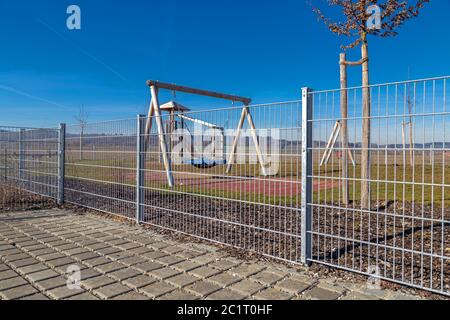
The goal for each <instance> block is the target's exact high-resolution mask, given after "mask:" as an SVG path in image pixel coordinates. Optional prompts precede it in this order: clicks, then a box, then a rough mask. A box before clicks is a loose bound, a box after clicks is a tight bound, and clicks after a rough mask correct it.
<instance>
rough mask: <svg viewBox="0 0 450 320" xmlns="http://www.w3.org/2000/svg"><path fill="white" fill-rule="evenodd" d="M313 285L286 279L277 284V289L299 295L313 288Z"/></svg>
mask: <svg viewBox="0 0 450 320" xmlns="http://www.w3.org/2000/svg"><path fill="white" fill-rule="evenodd" d="M311 285H312V284H311V283H307V282H302V281H298V280H293V279H289V278H288V279H285V280H282V281H280V282H278V283H277V284H275V288H277V289H280V290H283V291H286V292H289V293H292V294H298V293H300V292H303V291H305V290H306V289H308V288H309V287H311Z"/></svg>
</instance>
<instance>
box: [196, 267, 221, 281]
mask: <svg viewBox="0 0 450 320" xmlns="http://www.w3.org/2000/svg"><path fill="white" fill-rule="evenodd" d="M189 273H192V274H193V275H194V276H197V277H199V278H203V279H204V278H209V277H212V276H214V275H216V274H219V273H220V270H217V269H213V268H210V267H207V266H204V267H200V268H197V269H194V270H191V271H189Z"/></svg>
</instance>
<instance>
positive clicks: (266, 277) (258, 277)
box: [251, 271, 283, 286]
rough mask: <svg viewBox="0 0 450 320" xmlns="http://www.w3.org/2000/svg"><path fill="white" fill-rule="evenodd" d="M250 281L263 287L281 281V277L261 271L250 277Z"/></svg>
mask: <svg viewBox="0 0 450 320" xmlns="http://www.w3.org/2000/svg"><path fill="white" fill-rule="evenodd" d="M251 279H252V280H254V281H257V282H259V283H262V284H264V285H267V286H270V285H272V284H274V283H275V282H277V281H280V280H281V279H283V276H281V275H279V274H275V273H272V272H268V271H262V272H259V273H257V274H255V275H253V276H251Z"/></svg>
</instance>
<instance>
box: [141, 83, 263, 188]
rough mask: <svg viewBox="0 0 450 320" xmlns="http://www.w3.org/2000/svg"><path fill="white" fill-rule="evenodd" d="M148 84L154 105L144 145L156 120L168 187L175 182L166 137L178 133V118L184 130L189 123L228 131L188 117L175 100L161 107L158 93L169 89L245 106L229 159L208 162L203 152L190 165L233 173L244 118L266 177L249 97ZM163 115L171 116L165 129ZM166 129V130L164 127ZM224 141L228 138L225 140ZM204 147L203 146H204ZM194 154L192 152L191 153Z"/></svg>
mask: <svg viewBox="0 0 450 320" xmlns="http://www.w3.org/2000/svg"><path fill="white" fill-rule="evenodd" d="M147 85H148V86H149V87H150V93H151V102H150V107H149V111H148V116H147V121H146V125H145V131H144V134H145V137H146V138H145V146H146V147H147V146H148V145H149V136H150V132H151V129H152V125H153V118H154V119H155V122H156V127H157V131H158V141H159V149H160V152H161V156H162V162H163V165H164V169H165V172H166V176H167V183H168V185H169V187H173V186H174V179H173V172H172V159H171V144H168V143H167V141H166V135H169V136H170V134H172V133H173V132H174V131H175V130H177V129H179V128H178V125H177V121H176V120H175V119H179V120H180V123H181V126H180V127H181V128H185V125H184V123H185V122H186V121H189V122H192V123H196V124H200V125H202V126H205V127H207V128H210V129H212V130H218V131H220V132H221V133H222V136H223V133H224V131H225V129H224V128H223V127H220V126H218V125H215V124H212V123H208V122H206V121H203V120H200V119H196V118H193V117H191V116H189V115H188V114H186V113H187V112H188V111H190V110H189V109H188V108H186V107H184V106H183V105H181V104H179V103H177V102H175V101H169V102H168V103H165V104H163V105H160V103H159V91H160V90H169V91H172V92H174V93H176V92H183V93H188V94H194V95H200V96H205V97H211V98H217V99H224V100H229V101H232V102H233V103H234V102H240V103H242V104H243V106H242V113H241V117H240V119H239V122H238V125H237V129H236V133H235V135H234V139H233V144H232V146H231V151H230V155H229V158H228V159H222V160H220V161H219V160H217V159H208V158H206V159H205V157H204V155H203V153H202V156H201V158H198V157H191V160H190V161H189V163H188V164H190V165H192V166H194V167H196V168H199V169H206V168H212V167H215V166H216V165H218V164H226V165H227V167H226V173H227V174H229V173H230V172H231V169H232V166H233V164H234V162H235V159H236V152H237V147H238V142H239V139H240V136H241V132H242V128H243V126H244V122H245V119H247V122H248V124H249V126H250V133H251V136H252V140H253V143H254V145H255V149H256V153H257V158H258V162H259V164H260V166H261V174H262V175H263V176H266V170H265V164H264V158H263V155H262V153H261V149H260V146H259V141H258V135H257V132H256V127H255V124H254V121H253V117H252V115H251V113H250V109H249V105H250V102H251V99H250V98H245V97H239V96H234V95H230V94H224V93H219V92H214V91H208V90H202V89H196V88H191V87H186V86H180V85H176V84H171V83H165V82H160V81H154V80H148V81H147ZM162 112H168V113H169V122H168V125H166V126H164V124H163V121H162ZM165 127H166V128H165ZM224 140H225V139H224ZM202 144H203V136H202ZM202 147H203V145H202ZM190 152H192V150H191V151H190Z"/></svg>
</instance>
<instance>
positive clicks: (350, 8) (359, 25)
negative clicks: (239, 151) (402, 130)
mask: <svg viewBox="0 0 450 320" xmlns="http://www.w3.org/2000/svg"><path fill="white" fill-rule="evenodd" d="M429 1H430V0H415V1H399V0H328V4H329V5H330V6H338V7H340V8H341V9H342V13H343V16H344V20H343V21H338V22H336V21H332V20H331V19H330V18H328V17H326V16H325V14H324V13H323V12H322V10H321V9H319V8H317V7H314V6H313V10H314V12H315V13H316V14H317V15H318V17H319V19H320V20H322V21H323V22H324V23H325V24H326V26H327V27H328V28H329V29H330V31H331V32H333V33H335V34H337V35H339V36H341V35H345V36H348V37H351V38H354V39H355V40H354V41H353V42H352V43H350V44H349V45H346V46H343V47H342V49H343V50H347V49H353V48H356V47H358V46H360V47H361V60H359V61H355V62H351V61H342V59H341V61H340V63H341V64H344V65H345V66H359V65H361V66H362V96H363V97H362V99H363V101H362V109H363V110H362V115H363V120H362V146H361V147H362V151H361V206H362V207H363V208H365V209H368V208H370V89H369V84H370V83H369V45H368V38H367V36H368V35H374V36H379V37H391V36H396V35H397V31H396V30H397V29H398V28H399V27H400V26H401V25H402V24H403V23H404V22H405V21H406V20H409V19H411V18H413V17H417V16H418V15H419V11H420V10H421V9H422V8H423V7H424V5H425V3H427V2H429ZM377 9H379V11H380V14H379V15H374V10H375V13H376V10H377ZM377 19H378V21H377ZM378 22H379V23H378ZM341 83H342V81H341ZM346 100H347V99H342V101H344V102H345V101H346ZM346 108H347V106H341V111H343V112H342V113H346ZM344 115H345V114H343V116H344ZM344 118H347V117H344ZM345 130H347V128H346V127H345V128H344V131H345ZM342 136H343V137H345V139H346V138H347V137H348V135H347V134H346V132H344V133H343V135H342ZM343 145H344V146H346V145H348V141H343ZM345 166H347V164H345Z"/></svg>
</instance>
